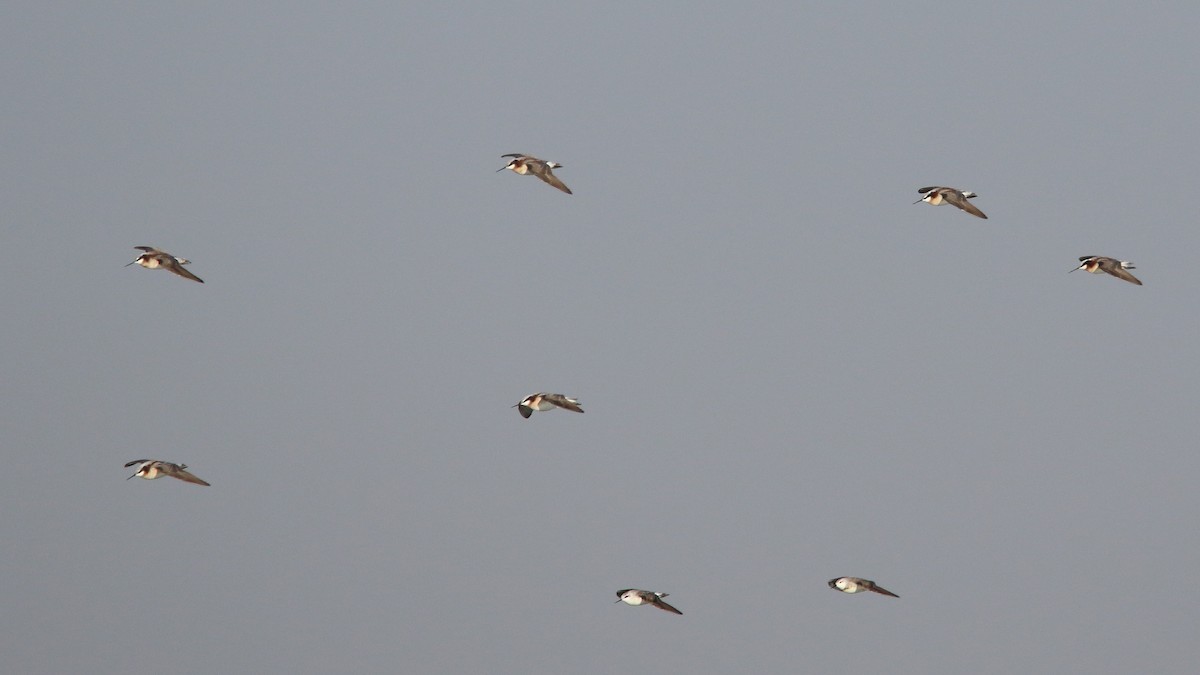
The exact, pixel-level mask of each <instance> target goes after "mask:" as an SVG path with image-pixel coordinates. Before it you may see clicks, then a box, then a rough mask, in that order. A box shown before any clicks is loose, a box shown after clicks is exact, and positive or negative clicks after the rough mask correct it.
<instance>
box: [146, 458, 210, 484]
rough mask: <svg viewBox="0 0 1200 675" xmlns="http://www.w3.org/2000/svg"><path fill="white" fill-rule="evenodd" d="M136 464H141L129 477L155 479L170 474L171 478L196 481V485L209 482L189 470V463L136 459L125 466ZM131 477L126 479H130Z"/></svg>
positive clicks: (189, 481)
mask: <svg viewBox="0 0 1200 675" xmlns="http://www.w3.org/2000/svg"><path fill="white" fill-rule="evenodd" d="M134 464H138V465H139V466H138V468H137V471H136V472H134V474H133V476H130V477H129V478H133V477H134V476H137V477H138V478H145V479H146V480H154V479H155V478H162V477H163V476H170V477H171V478H178V479H179V480H182V481H186V482H188V483H195V484H196V485H208V483H206V482H204V481H202V480H200V479H199V478H197V477H196V476H194V475H193V474H192V473H190V472H188V471H187V464H172V463H171V462H160V461H159V460H157V459H135V460H133V461H132V462H129V463H128V464H126V465H125V466H127V467H129V466H133V465H134ZM129 478H126V479H125V480H129Z"/></svg>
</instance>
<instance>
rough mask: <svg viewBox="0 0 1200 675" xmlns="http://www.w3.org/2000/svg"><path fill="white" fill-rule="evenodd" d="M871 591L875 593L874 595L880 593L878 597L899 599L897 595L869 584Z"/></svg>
mask: <svg viewBox="0 0 1200 675" xmlns="http://www.w3.org/2000/svg"><path fill="white" fill-rule="evenodd" d="M871 590H872V591H875V592H876V593H880V595H883V596H892V597H893V598H899V597H900V596H898V595H895V593H893V592H892V591H889V590H887V589H884V587H882V586H876V585H875V584H871Z"/></svg>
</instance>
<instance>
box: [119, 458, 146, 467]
mask: <svg viewBox="0 0 1200 675" xmlns="http://www.w3.org/2000/svg"><path fill="white" fill-rule="evenodd" d="M149 461H151V460H149V459H135V460H133V461H132V462H129V463H128V464H126V465H125V466H133V465H134V464H141V463H142V462H149Z"/></svg>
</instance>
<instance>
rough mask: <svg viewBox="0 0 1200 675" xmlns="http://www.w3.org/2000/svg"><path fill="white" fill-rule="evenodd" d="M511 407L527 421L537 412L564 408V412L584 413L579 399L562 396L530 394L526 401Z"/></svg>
mask: <svg viewBox="0 0 1200 675" xmlns="http://www.w3.org/2000/svg"><path fill="white" fill-rule="evenodd" d="M509 407H510V408H516V409H517V411H518V412H520V413H521V417H524V418H525V419H529V416H530V415H532V414H533V411H535V410H538V411H542V410H554V409H555V408H562V409H563V410H570V411H572V412H577V413H581V412H583V408H580V407H579V399H577V398H567V397H566V396H563V395H562V394H542V393H537V394H530V395H528V396H526V397H525V400H523V401H521V402H520V403H514V404H513V405H511V406H509Z"/></svg>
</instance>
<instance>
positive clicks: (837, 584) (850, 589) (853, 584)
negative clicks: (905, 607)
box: [829, 577, 900, 598]
mask: <svg viewBox="0 0 1200 675" xmlns="http://www.w3.org/2000/svg"><path fill="white" fill-rule="evenodd" d="M829 587H830V588H832V589H834V590H837V591H841V592H843V593H862V592H863V591H874V592H876V593H879V594H880V595H890V596H892V597H893V598H898V597H900V596H898V595H896V594H895V593H893V592H891V591H889V590H888V589H886V588H884V587H882V586H880V585H878V584H876V583H875V582H874V581H871V580H870V579H859V578H858V577H838V578H836V579H830V580H829Z"/></svg>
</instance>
